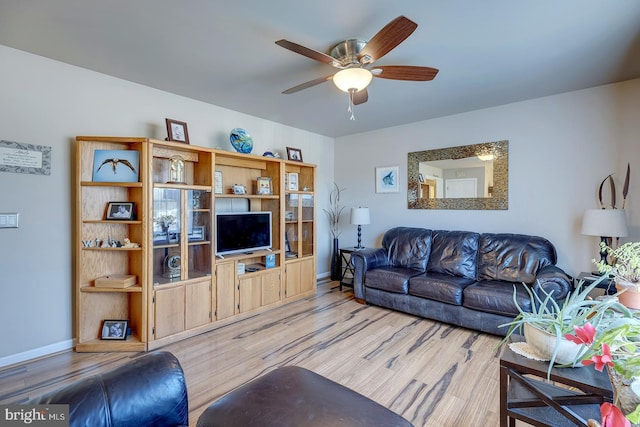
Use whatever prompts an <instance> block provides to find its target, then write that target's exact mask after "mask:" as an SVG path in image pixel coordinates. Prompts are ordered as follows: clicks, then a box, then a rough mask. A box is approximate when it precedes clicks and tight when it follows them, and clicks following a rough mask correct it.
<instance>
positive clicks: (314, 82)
mask: <svg viewBox="0 0 640 427" xmlns="http://www.w3.org/2000/svg"><path fill="white" fill-rule="evenodd" d="M332 78H333V74H332V75H330V76H324V77H318V78H317V79H313V80H309V81H308V82H305V83H301V84H299V85H297V86H294V87H292V88H289V89H287V90H285V91H284V92H282V93H284V94H286V95H289V94H291V93H296V92H299V91H301V90H303V89H308V88H310V87H312V86H315V85H319V84H320V83H324V82H326V81H327V80H331V79H332Z"/></svg>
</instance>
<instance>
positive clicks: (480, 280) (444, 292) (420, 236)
mask: <svg viewBox="0 0 640 427" xmlns="http://www.w3.org/2000/svg"><path fill="white" fill-rule="evenodd" d="M352 261H353V264H354V269H355V271H354V283H353V284H354V295H355V297H356V299H357V300H359V301H360V302H366V303H369V304H374V305H379V306H382V307H387V308H391V309H393V310H398V311H402V312H405V313H410V314H413V315H416V316H420V317H424V318H428V319H433V320H438V321H441V322H445V323H450V324H453V325H457V326H463V327H466V328H470V329H476V330H479V331H483V332H488V333H491V334H495V335H502V336H504V335H505V334H506V332H507V330H508V328H506V327H501V325H503V324H505V323H507V322H510V321H511V320H513V318H514V317H515V316H517V314H518V309H517V307H516V305H515V303H514V287H515V290H516V295H515V299H516V300H517V303H518V305H519V306H520V307H521V308H522V309H523V310H526V311H531V309H532V307H531V299H530V297H529V294H528V293H527V292H526V290H525V286H526V287H528V288H529V289H530V290H531V291H532V292H533V293H534V294H537V295H539V296H540V297H541V300H544V298H545V295H544V293H543V290H544V292H547V293H551V294H552V299H553V300H554V301H556V302H557V303H561V302H562V301H563V300H564V298H565V297H566V295H567V294H568V293H569V292H570V291H571V290H572V288H573V285H572V278H571V277H570V276H569V275H567V274H566V273H565V272H564V271H563V270H562V269H561V268H559V267H557V266H556V265H555V264H556V261H557V255H556V250H555V248H554V246H553V245H552V244H551V242H549V241H548V240H547V239H544V238H542V237H537V236H528V235H522V234H507V233H503V234H493V233H484V234H480V233H474V232H470V231H446V230H428V229H424V228H411V227H396V228H393V229H391V230H388V231H387V232H386V233H385V234H384V236H383V239H382V247H381V248H372V249H364V250H361V251H357V252H354V253H353V254H352Z"/></svg>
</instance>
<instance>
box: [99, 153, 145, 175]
mask: <svg viewBox="0 0 640 427" xmlns="http://www.w3.org/2000/svg"><path fill="white" fill-rule="evenodd" d="M139 163H140V153H139V152H138V150H95V151H94V152H93V181H94V182H138V180H139V179H138V177H139V176H140V168H139Z"/></svg>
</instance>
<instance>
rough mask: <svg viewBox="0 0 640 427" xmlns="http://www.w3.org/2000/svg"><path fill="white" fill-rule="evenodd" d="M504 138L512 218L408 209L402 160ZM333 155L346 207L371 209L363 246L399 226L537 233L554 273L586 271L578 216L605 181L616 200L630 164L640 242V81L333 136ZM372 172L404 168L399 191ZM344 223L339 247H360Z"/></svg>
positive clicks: (632, 221) (587, 241) (632, 218)
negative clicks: (554, 256)
mask: <svg viewBox="0 0 640 427" xmlns="http://www.w3.org/2000/svg"><path fill="white" fill-rule="evenodd" d="M425 102H429V100H428V99H427V100H425ZM504 139H507V140H509V209H508V210H505V211H455V210H409V209H407V183H406V170H407V153H409V152H413V151H420V150H428V149H434V148H443V147H451V146H459V145H468V144H476V143H481V142H488V141H498V140H504ZM335 147H336V149H335V180H336V182H337V183H338V185H340V186H341V187H345V188H347V191H345V193H344V199H343V200H345V203H346V204H347V205H348V206H349V207H351V206H369V207H370V208H371V225H367V226H364V227H363V244H365V246H374V245H376V246H379V244H380V240H381V237H382V234H383V233H384V232H385V231H386V230H387V229H389V228H391V227H394V226H399V225H406V226H420V227H426V228H432V229H445V230H446V229H456V230H471V231H478V232H512V233H523V234H534V235H540V236H543V237H546V238H548V239H549V240H550V241H551V242H553V243H554V244H555V246H556V248H557V250H558V258H559V260H558V265H560V266H561V267H562V268H564V269H565V270H567V272H569V273H570V274H577V273H579V272H581V271H591V270H593V266H592V264H591V259H592V258H594V257H595V256H597V251H598V247H597V244H598V240H599V239H598V238H596V237H588V236H582V235H581V234H580V227H581V219H582V213H583V211H584V209H587V208H597V207H598V205H597V197H596V192H597V188H598V186H599V184H600V182H601V181H602V180H603V179H604V178H605V177H606V176H607V175H608V174H610V173H614V172H615V175H614V177H615V178H616V185H617V188H618V193H619V194H618V198H620V197H621V196H620V193H621V190H622V184H623V181H624V174H625V171H626V165H627V162H630V163H631V186H630V193H629V196H628V200H627V205H626V207H625V211H626V214H627V219H628V223H629V225H630V233H631V236H629V237H628V238H627V239H624V240H622V241H625V240H638V239H640V199H639V197H640V161H638V160H640V79H637V80H631V81H627V82H623V83H619V84H613V85H607V86H602V87H596V88H591V89H587V90H582V91H577V92H571V93H565V94H561V95H556V96H550V97H545V98H539V99H534V100H530V101H526V102H520V103H516V104H510V105H503V106H499V107H495V108H489V109H485V110H479V111H474V112H470V113H465V114H459V115H455V116H450V117H445V118H440V119H434V120H427V121H423V122H417V123H412V124H408V125H404V126H398V127H394V128H388V129H383V130H380V131H375V132H369V133H364V134H359V135H353V136H348V137H342V138H337V139H336V143H335ZM354 159H357V161H354ZM377 166H400V170H401V174H400V192H399V193H383V194H376V193H375V185H374V170H375V167H377ZM607 200H608V197H607ZM618 206H620V203H619V202H618ZM348 222H349V219H348V217H346V218H345V219H344V221H342V226H341V229H342V230H343V234H342V238H341V246H342V245H348V244H351V243H355V240H356V230H355V226H350V225H348Z"/></svg>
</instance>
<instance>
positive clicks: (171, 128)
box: [165, 119, 189, 144]
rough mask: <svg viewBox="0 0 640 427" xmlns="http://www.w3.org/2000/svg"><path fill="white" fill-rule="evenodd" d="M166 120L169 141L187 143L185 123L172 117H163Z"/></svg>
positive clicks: (187, 136) (187, 134) (187, 133)
mask: <svg viewBox="0 0 640 427" xmlns="http://www.w3.org/2000/svg"><path fill="white" fill-rule="evenodd" d="M165 121H166V122H167V135H168V136H169V138H168V140H169V141H174V142H183V143H185V144H188V143H189V132H188V131H187V124H186V123H185V122H180V121H178V120H173V119H165Z"/></svg>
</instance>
